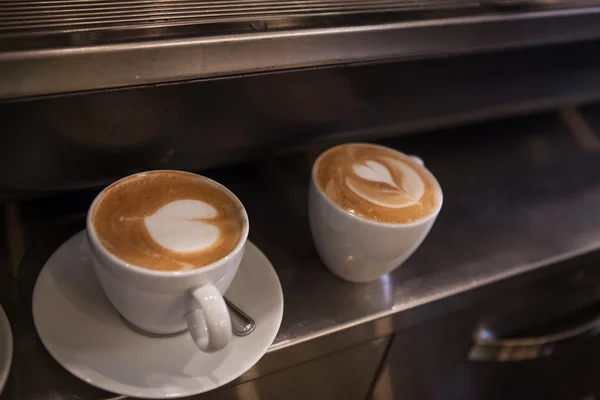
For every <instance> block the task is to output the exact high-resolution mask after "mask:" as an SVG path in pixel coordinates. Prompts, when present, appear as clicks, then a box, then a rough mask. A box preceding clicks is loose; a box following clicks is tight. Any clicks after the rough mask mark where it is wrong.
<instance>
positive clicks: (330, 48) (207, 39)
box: [0, 7, 600, 99]
mask: <svg viewBox="0 0 600 400" xmlns="http://www.w3.org/2000/svg"><path fill="white" fill-rule="evenodd" d="M386 15H387V14H385V13H384V16H383V17H381V16H379V14H377V15H376V16H375V17H373V18H374V20H373V21H371V22H369V19H368V18H367V17H363V16H362V15H361V16H360V18H358V19H356V20H353V21H350V22H345V23H341V24H340V23H338V22H331V21H330V20H328V19H325V21H323V20H321V19H320V18H316V20H315V21H316V22H315V21H313V22H310V23H304V22H297V23H296V22H294V21H289V18H288V19H283V20H277V21H269V20H261V21H259V22H253V23H251V24H250V25H248V24H247V23H246V24H245V26H244V27H240V26H237V25H236V26H232V27H229V28H221V29H217V28H210V29H209V30H208V31H206V30H202V29H201V30H197V29H194V30H192V31H185V33H184V34H176V33H173V34H172V35H173V36H168V38H165V37H162V38H161V36H162V35H163V33H164V31H165V30H164V29H163V28H162V27H157V28H155V29H151V32H150V33H148V35H149V37H143V38H141V39H140V38H139V37H137V36H136V39H131V40H127V39H126V38H127V37H128V35H126V34H122V35H116V37H115V38H113V39H112V40H108V41H106V42H103V41H102V40H99V39H98V38H99V37H100V38H102V37H104V36H105V35H102V34H96V33H94V34H92V35H87V34H85V32H84V34H76V35H75V36H74V37H72V36H68V37H59V38H56V39H55V40H52V41H51V42H52V43H50V44H48V43H46V42H47V41H48V40H49V39H48V38H44V37H42V38H33V39H27V40H26V41H27V43H26V44H22V45H21V44H19V43H20V40H14V39H13V38H12V37H6V38H5V39H4V40H3V41H2V43H0V48H5V49H7V50H6V51H3V52H1V53H0V71H1V73H2V74H1V75H2V79H1V80H0V99H7V98H20V97H27V96H37V95H47V94H56V93H67V92H76V91H84V90H92V89H108V88H117V87H126V86H138V85H148V84H154V83H162V82H178V81H186V80H192V79H204V78H210V77H223V76H230V75H238V74H247V73H255V72H265V71H281V70H290V69H298V68H306V67H316V66H327V65H339V64H347V63H354V62H365V61H385V60H390V59H406V58H415V57H425V56H428V57H430V56H434V55H438V56H439V55H448V54H462V53H472V52H476V51H483V50H491V49H504V48H514V47H523V46H533V45H540V44H549V43H565V42H573V41H579V40H585V39H593V38H597V37H600V9H598V8H597V7H583V8H578V7H576V8H573V9H571V8H568V9H560V8H559V9H550V10H545V9H544V10H541V11H539V10H533V11H519V12H512V11H511V12H506V13H504V12H503V13H497V12H490V13H484V14H483V15H476V16H469V15H468V14H467V15H465V16H461V17H447V18H444V17H443V16H440V15H435V16H433V17H432V16H430V17H428V18H425V19H414V18H413V19H408V20H402V19H401V20H398V19H397V18H390V17H389V16H386ZM292 20H293V18H292ZM211 29H212V30H211ZM223 29H224V30H225V31H223ZM134 36H135V35H134ZM0 39H1V38H0ZM15 43H16V44H15Z"/></svg>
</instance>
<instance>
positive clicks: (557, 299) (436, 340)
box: [372, 252, 600, 400]
mask: <svg viewBox="0 0 600 400" xmlns="http://www.w3.org/2000/svg"><path fill="white" fill-rule="evenodd" d="M598 262H600V252H596V253H594V254H590V255H589V256H586V257H584V258H582V259H580V260H578V261H576V262H574V263H573V264H575V265H573V268H572V269H571V270H569V271H565V272H564V273H560V274H557V275H555V276H551V277H545V278H543V279H537V280H533V281H531V282H530V283H529V284H527V285H524V286H522V287H520V288H518V289H517V290H514V289H513V290H507V291H502V292H500V293H499V294H498V295H497V296H495V297H490V298H489V299H488V300H486V301H485V302H483V303H478V304H473V305H472V306H471V307H469V308H467V309H465V310H461V311H459V312H456V313H451V314H448V315H445V316H443V317H441V318H437V319H436V320H432V321H429V322H427V323H424V324H421V325H418V326H414V327H411V328H409V329H405V330H403V331H401V332H398V333H397V334H395V335H394V337H393V339H392V344H391V346H390V349H389V351H388V353H387V356H386V361H385V363H384V365H383V368H382V371H381V374H380V375H379V378H378V381H377V383H376V385H375V387H374V390H373V393H372V399H373V400H395V399H398V400H436V399H440V400H442V399H443V400H471V399H472V400H476V399H490V400H492V399H494V400H496V399H497V400H502V399H516V400H521V399H523V400H525V399H531V398H535V399H551V400H559V399H560V400H571V399H585V398H595V397H597V396H598V395H600V385H599V384H598V380H597V377H598V374H600V361H599V360H600V358H599V356H600V337H599V336H598V335H597V334H596V335H595V336H594V335H587V336H586V337H579V338H577V340H575V341H571V342H570V343H569V344H568V345H565V346H563V347H561V348H559V347H555V348H547V350H550V351H549V352H543V354H540V355H539V356H538V357H536V359H527V356H528V354H527V353H526V352H524V353H522V354H521V355H522V357H514V358H513V359H512V361H505V362H501V363H499V362H496V361H497V360H493V361H492V360H491V359H490V360H489V361H486V362H481V361H477V362H475V361H471V359H470V358H469V354H470V349H472V347H473V346H474V345H475V344H476V343H477V338H476V337H474V335H476V334H477V333H479V332H481V329H482V327H488V328H489V332H488V335H490V337H493V336H491V335H494V334H497V333H500V334H502V333H506V334H507V335H510V336H511V337H518V336H519V335H526V336H535V335H542V334H543V333H547V334H550V333H555V332H559V331H561V330H563V329H565V328H566V327H567V326H571V327H573V326H577V325H579V324H580V323H581V322H582V321H587V320H588V318H589V317H592V318H593V316H594V315H597V314H596V313H597V312H598V305H599V304H600V303H599V301H600V291H599V288H600V271H599V270H598V268H597V265H598ZM594 310H595V312H594ZM588 311H592V312H591V313H589V312H588ZM492 327H493V328H492ZM536 332H537V333H536ZM515 335H516V336H515ZM565 344H566V343H565ZM511 347H512V346H511ZM515 350H516V349H515V348H511V349H509V351H508V352H506V355H509V354H510V355H512V356H514V355H515V354H514V351H515ZM526 351H527V350H526ZM511 352H513V353H512V354H511ZM502 359H503V360H510V358H506V359H504V358H502ZM490 361H492V362H490Z"/></svg>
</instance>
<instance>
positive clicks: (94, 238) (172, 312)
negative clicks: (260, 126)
mask: <svg viewBox="0 0 600 400" xmlns="http://www.w3.org/2000/svg"><path fill="white" fill-rule="evenodd" d="M165 172H167V171H165ZM135 176H136V175H131V176H128V177H125V178H123V179H121V180H119V181H117V182H115V183H113V185H114V184H116V183H118V182H121V181H122V180H125V179H131V178H134V177H135ZM202 178H203V179H206V180H207V181H208V182H209V183H211V184H213V185H215V186H216V187H217V188H219V189H220V190H222V191H223V192H224V193H226V194H227V195H228V196H229V197H230V198H231V199H232V200H233V201H234V202H235V203H237V204H238V206H239V209H240V210H241V216H242V219H243V228H242V229H243V230H242V233H241V235H240V241H239V243H238V244H237V246H236V247H235V249H234V250H233V251H232V252H231V253H229V254H228V255H227V256H225V257H223V258H221V259H220V260H218V261H216V262H214V263H212V264H209V265H207V266H204V267H200V268H197V269H192V270H185V271H156V270H150V269H145V268H142V267H139V266H135V265H131V264H128V263H126V262H124V261H123V260H121V259H119V258H117V257H116V256H115V255H113V254H112V253H110V252H109V251H108V250H106V249H105V248H104V247H103V246H102V244H101V243H100V240H99V239H98V235H97V233H96V230H95V229H94V224H93V222H92V213H93V210H94V207H95V206H96V204H98V202H99V200H100V199H101V198H102V196H103V195H104V193H105V192H106V190H107V189H108V188H110V187H111V186H112V185H111V186H109V187H108V188H106V189H104V190H103V191H102V192H100V194H99V195H98V196H97V197H96V199H95V200H94V201H93V203H92V205H91V206H90V209H89V211H88V215H87V233H88V240H89V242H90V246H91V249H92V256H93V265H94V269H95V271H96V275H97V277H98V280H99V281H100V284H101V286H102V288H103V289H104V292H105V293H106V296H107V297H108V299H109V300H110V302H111V303H112V304H113V306H114V307H115V308H116V309H117V311H118V312H119V313H120V314H121V316H123V317H124V318H125V319H126V320H127V321H128V322H129V323H131V324H132V325H134V326H135V327H137V328H139V329H141V330H142V331H145V332H148V333H152V334H156V335H171V334H176V333H179V332H183V331H185V330H188V331H189V333H190V334H191V336H192V338H193V340H194V342H195V343H196V345H197V346H198V347H199V348H200V349H202V350H203V351H206V352H212V351H217V350H220V349H222V348H224V347H225V346H227V344H228V343H229V341H230V339H231V320H230V317H229V312H228V310H227V305H226V304H225V301H224V300H223V294H224V293H225V292H226V291H227V288H228V287H229V285H230V284H231V281H232V280H233V277H234V276H235V274H236V272H237V270H238V267H239V265H240V262H241V260H242V256H243V254H244V246H245V244H246V239H247V237H248V231H249V224H248V215H247V213H246V210H245V209H244V206H243V205H242V203H241V202H240V200H239V199H238V198H237V197H236V196H235V195H234V194H233V193H232V192H231V191H229V189H227V188H226V187H225V186H223V185H221V184H219V183H217V182H215V181H213V180H211V179H208V178H205V177H202Z"/></svg>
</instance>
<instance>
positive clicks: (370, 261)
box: [308, 157, 442, 282]
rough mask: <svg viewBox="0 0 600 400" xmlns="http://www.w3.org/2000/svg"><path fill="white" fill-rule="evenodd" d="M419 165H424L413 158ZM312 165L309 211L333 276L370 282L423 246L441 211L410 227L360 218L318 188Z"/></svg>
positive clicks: (313, 231) (439, 207) (317, 245)
mask: <svg viewBox="0 0 600 400" xmlns="http://www.w3.org/2000/svg"><path fill="white" fill-rule="evenodd" d="M413 158H414V159H415V161H417V162H418V163H419V164H421V165H422V164H423V161H422V160H421V159H420V158H418V157H413ZM316 165H317V163H316V162H315V164H314V165H313V169H312V174H311V180H310V187H309V201H308V209H309V210H308V211H309V220H310V228H311V231H312V236H313V240H314V242H315V245H316V248H317V251H318V253H319V255H320V257H321V259H322V260H323V262H324V263H325V265H326V266H327V267H328V268H329V270H330V271H331V272H333V273H334V274H335V275H337V276H339V277H340V278H342V279H345V280H347V281H350V282H370V281H373V280H375V279H377V278H379V277H381V276H382V275H385V274H387V273H389V272H391V271H392V270H394V269H395V268H397V267H398V266H400V265H401V264H402V263H403V262H404V261H406V259H407V258H408V257H410V256H411V255H412V254H413V253H414V252H415V250H416V249H417V248H418V247H419V246H420V245H421V243H422V242H423V240H424V239H425V237H426V236H427V234H428V233H429V230H430V229H431V227H432V226H433V223H434V222H435V219H436V218H437V216H438V214H439V212H440V209H441V208H442V190H441V188H440V187H439V184H438V183H437V181H436V182H435V183H436V185H435V186H436V188H438V189H439V194H440V202H439V206H438V207H437V208H436V209H435V210H434V211H433V212H432V213H431V214H430V215H428V216H426V217H425V218H422V219H420V220H417V221H415V222H411V223H386V222H378V221H374V220H369V219H366V218H361V217H358V216H356V215H354V214H351V213H349V212H347V211H345V210H344V209H343V208H342V207H340V206H339V205H337V204H335V203H334V202H333V201H332V200H330V199H329V198H328V197H327V196H326V195H325V193H323V191H322V190H321V188H319V185H318V184H317V182H316V178H315V166H316Z"/></svg>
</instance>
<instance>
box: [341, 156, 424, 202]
mask: <svg viewBox="0 0 600 400" xmlns="http://www.w3.org/2000/svg"><path fill="white" fill-rule="evenodd" d="M387 161H388V165H389V166H391V167H393V168H395V169H396V170H397V174H396V175H401V176H402V180H401V181H400V182H396V181H395V180H394V178H393V176H392V173H391V172H390V170H389V169H388V168H387V167H386V166H385V165H383V164H380V163H378V162H377V161H372V160H367V161H365V162H364V164H354V165H353V166H352V169H353V171H354V174H355V175H356V176H358V177H359V178H362V180H364V181H367V182H368V183H371V182H380V183H384V184H386V185H388V186H389V187H385V186H384V187H375V188H373V187H372V186H371V185H368V184H367V185H365V184H364V182H362V181H361V180H360V179H356V178H355V177H352V176H349V177H347V178H346V185H347V186H348V188H350V190H352V191H353V192H354V193H356V194H357V195H358V196H360V197H362V198H363V199H365V200H367V201H369V202H371V203H373V204H376V205H379V206H382V207H390V208H402V207H409V206H412V205H414V204H417V203H418V202H419V200H421V198H422V197H423V194H424V193H425V184H424V183H423V179H421V177H420V176H419V174H418V173H417V172H415V170H413V169H412V168H411V167H410V166H408V165H407V164H405V163H403V162H400V161H398V160H394V159H388V160H387Z"/></svg>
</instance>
